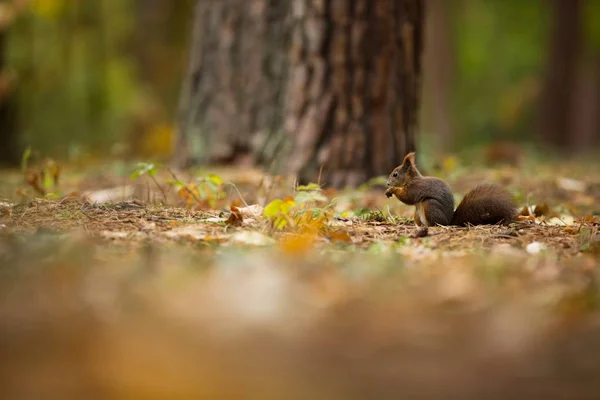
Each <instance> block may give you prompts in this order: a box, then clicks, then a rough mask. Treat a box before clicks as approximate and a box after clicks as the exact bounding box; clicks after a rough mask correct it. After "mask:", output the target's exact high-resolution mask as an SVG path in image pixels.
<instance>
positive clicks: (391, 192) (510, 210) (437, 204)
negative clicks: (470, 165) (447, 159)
mask: <svg viewBox="0 0 600 400" xmlns="http://www.w3.org/2000/svg"><path fill="white" fill-rule="evenodd" d="M387 186H388V189H387V190H386V191H385V195H386V196H387V197H392V196H396V198H397V199H398V200H400V201H401V202H403V203H404V204H408V205H411V206H412V205H414V206H416V209H415V215H414V219H415V223H416V224H417V226H420V227H422V228H421V229H420V230H419V231H418V232H417V234H416V236H426V235H427V228H428V227H430V226H434V225H457V226H465V225H468V224H470V225H486V224H498V223H502V224H505V225H508V224H509V223H510V222H512V221H514V219H515V217H516V215H517V212H516V211H517V210H516V207H515V206H514V204H513V202H512V199H511V196H510V194H509V193H508V192H506V191H505V190H504V189H502V188H501V187H499V186H497V185H491V184H483V185H479V186H477V187H476V188H475V189H473V190H471V191H470V192H469V193H467V194H466V195H465V197H464V198H463V200H462V201H461V203H460V204H459V205H458V208H456V210H454V196H453V195H452V190H451V189H450V186H448V184H447V183H446V182H444V181H443V180H441V179H439V178H434V177H430V176H423V175H421V173H420V172H419V170H418V169H417V166H416V164H415V153H414V152H413V153H409V154H407V155H406V157H404V161H403V162H402V165H400V166H399V167H396V168H395V169H394V170H393V171H392V173H391V174H390V176H389V177H388V180H387Z"/></svg>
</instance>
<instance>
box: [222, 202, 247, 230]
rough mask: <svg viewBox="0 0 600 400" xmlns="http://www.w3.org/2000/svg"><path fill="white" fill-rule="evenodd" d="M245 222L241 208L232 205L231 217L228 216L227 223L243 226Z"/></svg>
mask: <svg viewBox="0 0 600 400" xmlns="http://www.w3.org/2000/svg"><path fill="white" fill-rule="evenodd" d="M243 223H244V217H243V216H242V213H241V212H240V209H239V208H237V207H235V206H232V207H231V213H230V214H229V218H227V220H226V221H225V224H227V225H230V226H242V224H243Z"/></svg>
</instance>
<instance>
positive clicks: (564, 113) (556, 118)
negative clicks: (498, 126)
mask: <svg viewBox="0 0 600 400" xmlns="http://www.w3.org/2000/svg"><path fill="white" fill-rule="evenodd" d="M552 5H553V7H554V16H553V19H554V21H553V28H552V32H551V35H550V48H549V55H548V64H547V71H546V81H545V84H544V88H543V91H542V106H541V107H542V109H541V114H540V118H541V120H540V128H541V132H540V134H541V137H542V140H543V141H544V143H546V144H547V145H549V146H550V147H553V148H555V149H557V150H571V149H572V148H573V147H574V143H573V138H572V136H571V135H570V128H571V127H572V126H573V115H574V90H575V86H576V79H577V77H576V75H577V69H578V65H579V60H580V54H581V47H582V30H581V26H582V6H583V3H582V0H553V2H552Z"/></svg>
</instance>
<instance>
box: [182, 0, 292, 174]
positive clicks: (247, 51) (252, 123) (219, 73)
mask: <svg viewBox="0 0 600 400" xmlns="http://www.w3.org/2000/svg"><path fill="white" fill-rule="evenodd" d="M288 14H289V3H288V2H287V1H279V0H252V1H247V0H222V1H203V0H198V2H197V4H196V10H195V24H194V32H193V39H192V51H191V59H190V65H189V68H188V75H187V77H186V79H185V82H184V84H183V89H182V95H181V102H180V104H181V109H180V118H179V127H180V134H179V135H178V137H177V142H176V144H175V152H176V161H178V164H180V165H185V164H187V163H188V162H190V161H199V162H204V163H207V162H208V163H210V162H231V161H234V160H236V159H237V158H239V157H243V156H244V155H248V154H254V155H256V153H253V152H252V149H253V146H255V145H256V144H257V143H260V145H256V147H258V148H260V149H261V150H265V151H267V150H268V149H269V144H268V143H267V142H268V139H271V138H275V137H274V135H272V133H274V132H276V131H278V130H279V127H280V126H281V119H282V115H281V111H282V107H281V105H282V103H283V101H282V98H281V97H282V94H283V91H284V89H285V80H286V74H287V65H286V63H287V40H286V37H287V34H288V32H289V28H287V27H286V23H287V20H288V18H287V16H288ZM271 151H273V152H274V151H275V150H274V149H271ZM256 158H257V159H260V158H261V157H260V156H258V155H256Z"/></svg>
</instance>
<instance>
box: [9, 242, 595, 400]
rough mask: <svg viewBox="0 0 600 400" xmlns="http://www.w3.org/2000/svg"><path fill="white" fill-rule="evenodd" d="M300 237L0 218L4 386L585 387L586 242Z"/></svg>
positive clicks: (588, 325)
mask: <svg viewBox="0 0 600 400" xmlns="http://www.w3.org/2000/svg"><path fill="white" fill-rule="evenodd" d="M305 250H306V251H305V252H304V254H298V253H293V252H290V251H289V248H288V249H286V248H284V247H275V248H273V247H267V248H263V249H250V248H248V247H247V246H241V247H240V246H233V248H231V247H229V248H228V247H224V248H222V249H219V250H217V251H216V252H213V251H198V250H190V249H186V248H184V247H163V246H157V245H148V246H142V247H140V248H139V249H138V250H131V249H125V248H124V247H122V246H119V245H115V244H111V243H107V242H106V241H104V240H95V239H90V238H86V237H83V236H82V237H77V236H75V237H71V238H65V237H62V236H60V235H53V234H50V233H38V234H36V235H33V236H26V237H16V236H5V237H3V238H2V240H1V241H0V265H1V266H2V269H1V273H2V278H1V279H0V282H1V283H0V286H2V287H1V288H0V293H1V295H0V296H1V300H0V353H1V354H2V355H3V356H2V358H3V362H2V367H0V382H2V383H1V384H0V388H1V389H0V392H1V396H2V398H3V399H27V398H42V397H43V398H62V399H65V398H145V399H163V398H252V399H270V398H273V399H283V398H285V399H296V398H297V399H351V398H357V399H358V398H398V396H402V395H404V396H408V397H411V398H412V397H416V396H419V398H422V397H425V398H481V399H484V398H485V399H490V398H492V399H493V398H497V399H504V398H508V397H510V398H523V399H525V398H532V397H536V398H537V397H541V398H547V399H563V398H564V399H567V398H568V399H573V398H577V399H587V398H589V399H592V398H597V377H598V376H600V359H599V358H598V357H597V354H598V351H600V318H599V317H600V315H599V314H598V300H599V298H598V291H597V290H598V289H597V285H598V282H599V280H598V279H599V276H598V273H597V263H596V262H595V261H594V259H593V258H588V257H576V258H571V259H569V260H568V261H563V262H559V261H558V260H557V259H556V257H554V256H552V255H538V256H528V255H527V254H525V253H515V252H507V251H506V249H503V248H498V249H494V250H492V251H490V252H489V253H488V254H487V255H486V256H485V257H481V256H476V255H465V256H454V257H443V258H438V259H436V260H435V261H423V262H417V263H415V262H409V261H403V260H402V259H401V258H400V257H399V256H398V255H397V254H394V253H393V252H385V253H383V254H373V253H372V252H368V251H364V252H354V253H353V252H347V251H340V250H336V249H334V248H321V249H320V250H317V249H311V248H307V249H305ZM416 266H418V268H417V267H416Z"/></svg>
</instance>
